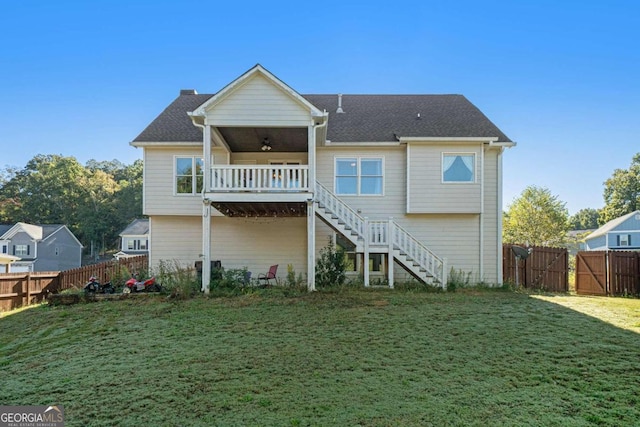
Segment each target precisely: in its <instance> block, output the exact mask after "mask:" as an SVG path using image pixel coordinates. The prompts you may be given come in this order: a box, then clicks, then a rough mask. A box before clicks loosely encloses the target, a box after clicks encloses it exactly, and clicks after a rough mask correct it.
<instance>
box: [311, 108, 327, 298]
mask: <svg viewBox="0 0 640 427" xmlns="http://www.w3.org/2000/svg"><path fill="white" fill-rule="evenodd" d="M327 116H328V115H327V112H326V111H325V112H324V114H323V115H322V116H320V117H321V118H322V122H321V123H320V124H316V117H312V119H313V122H312V125H311V128H310V135H309V142H312V143H313V144H312V145H313V147H310V148H313V149H312V150H309V151H308V153H307V156H308V159H307V163H308V167H309V192H310V193H311V197H310V199H309V200H307V289H308V290H309V291H310V292H311V291H315V290H316V212H315V200H314V198H315V193H316V163H317V161H316V157H317V156H316V154H317V147H318V139H317V135H318V130H320V129H323V128H325V127H326V126H327Z"/></svg>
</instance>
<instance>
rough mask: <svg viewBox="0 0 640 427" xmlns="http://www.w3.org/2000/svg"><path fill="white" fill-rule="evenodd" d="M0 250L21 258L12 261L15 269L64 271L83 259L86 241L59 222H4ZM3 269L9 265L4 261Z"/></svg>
mask: <svg viewBox="0 0 640 427" xmlns="http://www.w3.org/2000/svg"><path fill="white" fill-rule="evenodd" d="M0 253H1V254H7V255H11V256H14V257H18V258H20V260H19V261H14V262H13V263H12V264H11V272H23V271H63V270H69V269H72V268H77V267H80V265H81V263H82V244H81V243H80V242H79V241H78V239H76V236H74V235H73V233H72V232H71V231H70V230H69V229H68V228H67V227H66V226H65V225H59V224H49V225H33V224H25V223H23V222H18V223H16V224H15V225H0ZM0 272H6V267H4V268H3V266H1V265H0Z"/></svg>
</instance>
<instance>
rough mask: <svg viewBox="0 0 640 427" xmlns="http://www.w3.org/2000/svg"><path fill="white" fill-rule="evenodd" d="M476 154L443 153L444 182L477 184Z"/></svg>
mask: <svg viewBox="0 0 640 427" xmlns="http://www.w3.org/2000/svg"><path fill="white" fill-rule="evenodd" d="M475 171H476V155H475V153H443V154H442V182H475V176H476V173H475Z"/></svg>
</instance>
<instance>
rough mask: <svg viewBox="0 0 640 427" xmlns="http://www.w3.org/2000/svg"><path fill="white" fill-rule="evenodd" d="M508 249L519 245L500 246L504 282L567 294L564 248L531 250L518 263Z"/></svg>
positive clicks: (566, 253)
mask: <svg viewBox="0 0 640 427" xmlns="http://www.w3.org/2000/svg"><path fill="white" fill-rule="evenodd" d="M512 246H522V245H511V244H504V245H502V271H503V280H504V281H505V282H511V283H517V284H518V285H521V286H524V287H526V288H531V289H542V290H546V291H551V292H568V291H569V253H568V251H567V249H566V248H553V247H546V246H533V247H531V253H530V254H529V256H528V257H527V258H526V259H520V258H516V257H515V254H514V253H513V251H512V250H511V247H512ZM516 273H517V276H516ZM516 279H517V280H516Z"/></svg>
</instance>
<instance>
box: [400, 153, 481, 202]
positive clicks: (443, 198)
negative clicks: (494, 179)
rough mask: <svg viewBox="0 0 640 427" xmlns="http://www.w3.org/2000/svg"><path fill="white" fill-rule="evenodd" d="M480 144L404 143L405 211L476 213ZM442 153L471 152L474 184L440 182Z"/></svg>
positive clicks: (479, 194)
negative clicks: (474, 173)
mask: <svg viewBox="0 0 640 427" xmlns="http://www.w3.org/2000/svg"><path fill="white" fill-rule="evenodd" d="M481 151H482V145H481V144H479V143H474V144H470V145H466V144H465V145H461V144H455V145H452V144H420V143H409V144H407V157H408V158H409V160H408V162H409V163H408V165H409V170H408V186H407V192H408V200H409V203H408V211H409V212H411V213H480V209H481V201H480V199H481V190H480V183H481V180H482V162H481ZM443 153H475V155H476V170H475V172H476V182H475V183H443V182H442V155H443Z"/></svg>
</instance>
